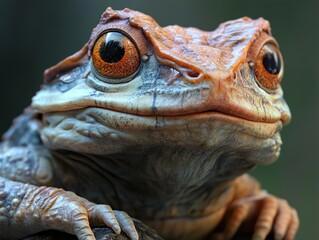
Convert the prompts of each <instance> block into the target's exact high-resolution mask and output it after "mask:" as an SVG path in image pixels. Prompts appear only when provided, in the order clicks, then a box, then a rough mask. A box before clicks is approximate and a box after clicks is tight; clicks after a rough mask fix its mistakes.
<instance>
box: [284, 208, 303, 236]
mask: <svg viewBox="0 0 319 240" xmlns="http://www.w3.org/2000/svg"><path fill="white" fill-rule="evenodd" d="M298 228H299V217H298V213H297V211H296V210H295V209H293V210H292V218H291V222H290V226H289V228H288V230H287V233H286V236H285V238H284V239H285V240H293V239H294V238H295V235H296V233H297V230H298Z"/></svg>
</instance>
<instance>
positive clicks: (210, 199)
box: [0, 8, 299, 240]
mask: <svg viewBox="0 0 319 240" xmlns="http://www.w3.org/2000/svg"><path fill="white" fill-rule="evenodd" d="M114 44H115V45H114ZM105 49H106V50H105ZM123 49H124V50H123ZM113 50H114V52H115V53H113V52H112V51H113ZM267 54H268V55H267ZM265 56H266V57H265ZM282 74H283V63H282V59H281V55H280V52H279V50H278V44H277V43H276V41H275V40H274V38H273V37H272V36H271V32H270V27H269V23H268V22H267V21H266V20H264V19H257V20H252V19H249V18H241V19H238V20H234V21H229V22H226V23H224V24H221V25H220V26H219V27H218V28H217V29H216V30H215V31H213V32H204V31H201V30H198V29H195V28H181V27H179V26H168V27H165V28H161V27H160V26H159V25H158V24H157V23H156V22H155V21H154V20H153V19H152V18H151V17H149V16H147V15H144V14H142V13H139V12H135V11H131V10H129V9H125V10H123V11H114V10H112V9H110V8H109V9H107V11H106V12H104V13H103V15H102V18H101V21H100V23H99V24H98V25H97V27H96V28H95V29H94V30H93V33H92V35H91V38H90V40H89V42H88V43H87V44H85V46H84V47H83V48H82V49H81V50H80V51H79V52H77V53H76V54H74V55H73V56H71V57H69V58H67V59H65V60H63V61H62V62H60V63H59V64H57V65H56V66H53V67H52V68H50V69H48V70H47V71H46V72H45V76H44V77H45V84H44V85H43V87H42V89H41V90H40V91H39V92H38V93H37V94H36V95H35V97H34V98H33V99H32V105H31V107H29V108H28V109H27V110H26V111H25V112H24V113H23V114H22V115H21V116H20V117H19V118H18V119H17V120H16V121H15V123H14V124H13V126H12V127H11V128H10V129H9V131H8V132H7V133H6V134H5V136H4V142H3V143H2V145H1V152H0V154H1V155H0V173H1V178H0V203H1V206H0V207H1V208H0V232H1V233H2V236H6V237H5V239H18V238H22V237H26V236H28V235H30V234H34V233H37V232H40V231H43V230H48V229H53V230H59V231H64V232H68V233H71V234H74V235H76V236H77V237H78V238H79V239H81V240H84V239H90V240H93V239H95V238H94V235H93V233H92V231H91V228H93V227H101V226H108V227H111V228H112V229H113V230H114V232H116V233H119V232H120V231H121V230H122V231H124V232H125V233H126V234H127V235H128V236H129V237H130V238H131V239H137V238H138V235H137V232H136V230H135V227H134V224H133V221H132V219H131V217H130V216H132V217H134V218H137V219H139V220H141V221H142V222H144V223H145V224H146V225H148V226H150V227H152V228H154V229H155V230H156V231H157V233H158V234H159V235H161V236H162V237H163V238H165V239H231V238H233V236H234V235H235V234H238V233H240V232H244V231H246V232H248V233H250V234H251V236H252V238H253V239H255V240H257V239H265V238H266V236H267V235H268V234H269V233H270V232H271V231H272V232H273V234H274V236H275V238H276V239H294V236H295V233H296V231H297V229H298V224H299V223H298V216H297V213H296V211H295V210H294V209H293V208H292V207H290V206H289V204H288V203H287V202H286V201H285V200H282V199H279V198H277V197H275V196H272V195H270V194H268V193H266V192H265V191H263V190H261V188H260V186H259V184H258V182H257V181H256V180H255V179H253V178H252V177H250V176H249V175H247V174H246V173H247V172H248V171H249V170H250V169H252V168H253V167H254V166H255V165H257V164H269V163H272V162H273V161H275V160H276V159H277V158H278V156H279V152H280V145H281V138H280V135H279V131H280V130H281V129H282V126H283V125H285V124H287V123H288V122H289V121H290V112H289V108H288V106H287V104H286V103H285V101H284V99H283V92H282V89H281V87H280V81H281V78H282ZM110 206H111V207H112V208H113V209H117V210H114V211H113V210H112V209H111V207H110ZM128 214H129V215H130V216H129V215H128ZM3 234H5V235H3Z"/></svg>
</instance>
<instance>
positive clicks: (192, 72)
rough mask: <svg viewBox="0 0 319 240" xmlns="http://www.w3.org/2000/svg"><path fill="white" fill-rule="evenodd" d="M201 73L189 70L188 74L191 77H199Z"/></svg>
mask: <svg viewBox="0 0 319 240" xmlns="http://www.w3.org/2000/svg"><path fill="white" fill-rule="evenodd" d="M199 74H200V73H199V72H195V71H190V72H187V75H188V76H189V77H191V78H198V76H199Z"/></svg>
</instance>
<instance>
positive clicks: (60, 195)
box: [0, 178, 138, 240]
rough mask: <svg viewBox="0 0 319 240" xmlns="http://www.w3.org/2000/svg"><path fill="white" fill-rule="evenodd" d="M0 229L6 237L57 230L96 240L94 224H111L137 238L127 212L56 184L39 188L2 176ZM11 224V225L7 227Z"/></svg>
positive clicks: (18, 236) (0, 179) (109, 225)
mask: <svg viewBox="0 0 319 240" xmlns="http://www.w3.org/2000/svg"><path fill="white" fill-rule="evenodd" d="M0 186H1V190H0V191H1V204H2V207H1V212H0V231H1V232H2V233H4V234H3V236H6V237H5V238H6V239H17V238H22V237H25V236H27V235H30V234H34V233H37V232H40V231H44V230H48V229H54V230H59V231H64V232H68V233H71V234H74V235H76V236H77V237H78V239H80V240H95V237H94V235H93V232H92V230H91V227H98V226H102V225H104V226H108V227H111V228H112V229H113V230H114V232H116V233H117V234H119V233H120V231H121V227H120V226H122V227H123V229H122V230H123V231H124V232H125V233H126V234H127V235H128V236H129V237H130V238H131V239H138V235H137V233H136V230H135V227H134V225H133V224H132V223H131V219H130V217H129V216H128V215H127V214H123V213H121V212H116V216H117V217H118V219H117V218H116V216H115V214H114V212H113V211H112V209H111V208H110V207H109V206H108V205H97V204H95V203H92V202H90V201H88V200H86V199H84V198H81V197H79V196H77V195H76V194H74V193H73V192H69V191H64V190H63V189H59V188H54V187H37V186H34V185H30V184H24V183H19V182H14V181H10V180H7V179H4V178H0ZM8 226H10V228H9V227H8Z"/></svg>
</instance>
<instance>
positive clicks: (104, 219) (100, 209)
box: [90, 205, 121, 234]
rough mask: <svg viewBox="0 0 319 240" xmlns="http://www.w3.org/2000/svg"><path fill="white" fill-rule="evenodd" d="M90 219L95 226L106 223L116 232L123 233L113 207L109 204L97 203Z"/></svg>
mask: <svg viewBox="0 0 319 240" xmlns="http://www.w3.org/2000/svg"><path fill="white" fill-rule="evenodd" d="M90 219H91V221H90V222H91V224H92V225H94V226H101V225H104V224H105V225H106V226H108V227H110V228H112V229H113V231H114V232H115V233H116V234H120V233H121V228H120V224H119V222H118V221H117V219H116V217H115V214H114V212H113V210H112V208H111V207H110V206H108V205H95V206H94V208H93V210H92V212H91V216H90ZM93 219H94V220H93Z"/></svg>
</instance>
